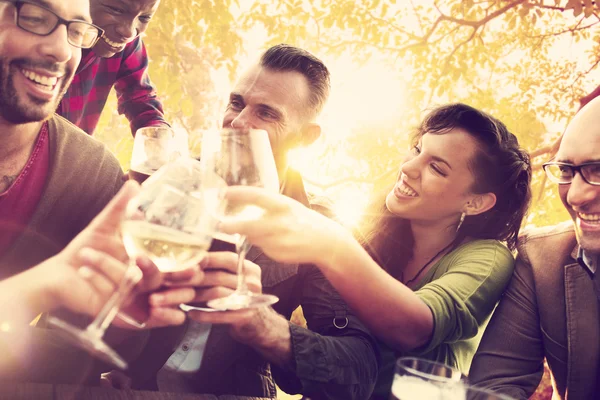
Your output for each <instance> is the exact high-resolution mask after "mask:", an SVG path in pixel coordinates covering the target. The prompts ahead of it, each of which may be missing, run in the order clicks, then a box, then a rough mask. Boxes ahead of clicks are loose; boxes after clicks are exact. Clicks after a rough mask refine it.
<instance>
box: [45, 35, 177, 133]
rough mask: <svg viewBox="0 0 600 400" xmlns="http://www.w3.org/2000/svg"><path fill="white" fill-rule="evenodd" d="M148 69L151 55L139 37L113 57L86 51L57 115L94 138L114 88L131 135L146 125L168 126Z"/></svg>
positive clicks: (120, 110)
mask: <svg viewBox="0 0 600 400" xmlns="http://www.w3.org/2000/svg"><path fill="white" fill-rule="evenodd" d="M147 68H148V55H147V53H146V47H145V46H144V43H143V42H142V39H141V38H140V37H137V38H136V39H135V40H134V41H132V42H130V43H128V44H127V45H126V46H125V50H123V51H122V52H120V53H117V54H115V55H114V56H113V57H111V58H101V57H98V56H97V55H96V54H95V53H94V52H93V51H92V50H84V51H83V55H82V59H81V63H80V64H79V68H77V73H76V74H75V77H74V78H73V82H72V83H71V86H69V89H68V90H67V93H66V94H65V96H64V97H63V99H62V101H61V103H60V105H59V106H58V110H57V113H58V114H60V115H62V116H63V117H65V118H66V119H68V120H69V121H71V122H72V123H74V124H75V125H77V126H78V127H79V128H81V129H83V130H84V131H85V132H87V133H88V134H90V135H92V134H93V133H94V130H95V129H96V125H97V124H98V120H99V119H100V114H101V113H102V109H103V108H104V105H105V104H106V100H107V98H108V94H109V93H110V90H111V89H112V87H113V86H114V87H115V90H116V92H117V99H118V102H119V108H118V110H119V114H125V116H126V117H127V119H128V120H129V124H130V126H131V133H132V134H135V132H136V131H137V130H138V128H141V127H144V126H153V125H162V124H166V125H168V124H167V123H166V122H165V120H164V115H163V109H162V104H161V102H160V100H159V99H158V97H157V96H156V90H155V89H154V86H153V85H152V82H150V78H149V77H148V72H147Z"/></svg>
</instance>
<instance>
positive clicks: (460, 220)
mask: <svg viewBox="0 0 600 400" xmlns="http://www.w3.org/2000/svg"><path fill="white" fill-rule="evenodd" d="M466 216H467V214H465V213H464V212H463V213H462V214H460V219H459V220H458V226H457V227H456V232H458V230H459V229H460V227H461V226H462V224H463V222H465V217H466Z"/></svg>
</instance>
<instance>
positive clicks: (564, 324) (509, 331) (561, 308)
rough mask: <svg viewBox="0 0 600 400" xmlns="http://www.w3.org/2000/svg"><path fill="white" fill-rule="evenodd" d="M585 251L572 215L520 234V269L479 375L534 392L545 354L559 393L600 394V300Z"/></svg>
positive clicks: (480, 354)
mask: <svg viewBox="0 0 600 400" xmlns="http://www.w3.org/2000/svg"><path fill="white" fill-rule="evenodd" d="M577 251H578V246H577V241H576V238H575V233H574V231H573V224H572V223H569V224H561V225H558V226H556V227H553V228H545V229H541V230H534V231H533V232H531V233H528V234H526V235H523V236H522V237H521V238H520V244H519V256H518V258H517V264H516V267H515V273H514V276H513V278H512V281H511V283H510V285H509V287H508V289H507V290H506V292H505V294H504V296H503V298H502V300H501V302H500V304H499V305H498V308H497V309H496V311H495V313H494V315H493V317H492V320H491V322H490V324H489V325H488V327H487V330H486V332H485V334H484V336H483V339H482V341H481V344H480V346H479V349H478V351H477V353H476V355H475V358H474V360H473V363H472V365H471V371H470V374H469V380H470V382H471V383H473V384H475V385H478V386H484V387H487V388H491V389H494V390H496V391H497V392H500V393H504V394H508V395H510V396H512V397H514V398H517V399H527V398H528V397H529V396H530V395H531V394H532V393H533V392H534V391H535V389H536V387H537V386H538V384H539V382H540V379H541V377H542V373H543V360H544V357H545V358H546V359H547V361H548V365H549V367H550V370H551V372H552V377H553V380H552V381H553V386H554V398H555V399H570V400H575V399H592V398H596V396H598V394H597V393H596V383H597V378H598V372H599V369H598V362H599V361H600V340H599V338H600V315H599V313H598V300H597V297H596V292H595V289H594V282H593V279H592V276H591V274H590V273H589V271H588V270H587V269H586V268H585V267H584V266H582V265H580V264H579V263H578V262H577V259H576V258H577ZM597 273H600V271H598V272H597Z"/></svg>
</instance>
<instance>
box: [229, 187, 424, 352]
mask: <svg viewBox="0 0 600 400" xmlns="http://www.w3.org/2000/svg"><path fill="white" fill-rule="evenodd" d="M227 198H228V200H229V201H231V202H233V203H235V202H244V203H253V204H257V205H259V206H261V207H262V208H264V209H265V210H266V211H267V212H266V213H265V215H263V216H262V218H261V220H260V223H259V224H258V223H255V221H240V220H239V219H238V220H235V219H225V220H223V221H222V223H221V226H220V229H221V230H223V231H224V232H232V233H233V232H237V233H241V234H244V235H247V237H248V239H249V241H250V242H251V243H253V244H255V245H257V246H259V247H260V248H262V249H263V251H264V252H265V254H267V255H268V256H269V257H271V258H273V259H275V260H277V261H281V262H298V263H306V264H314V265H316V266H317V267H318V268H319V269H321V271H322V272H323V274H324V275H325V277H326V278H327V279H328V280H329V281H330V282H331V284H332V285H333V286H334V287H335V288H336V289H337V290H338V292H339V293H340V295H342V297H343V298H344V299H345V300H346V302H347V303H348V305H350V306H351V307H352V309H353V310H354V311H355V312H356V314H357V315H358V316H359V318H360V319H361V320H362V321H363V322H364V323H365V324H366V325H367V326H368V327H369V329H370V330H371V331H372V332H373V333H374V334H375V335H376V336H377V337H379V338H380V339H381V340H383V341H385V342H387V343H388V344H390V345H391V346H393V347H394V348H396V349H399V350H410V349H414V348H418V347H420V346H422V345H424V344H425V343H427V342H428V341H429V338H430V337H431V335H432V332H433V316H432V313H431V311H430V309H429V308H428V307H427V305H426V304H425V303H424V302H423V301H421V299H420V298H419V297H418V296H417V295H416V294H415V293H414V292H413V291H412V290H411V289H409V288H408V287H406V286H404V285H403V284H402V283H401V282H399V281H397V280H396V279H394V278H393V277H392V276H390V275H389V274H387V273H386V272H385V271H384V270H383V269H382V268H381V267H380V266H379V265H378V264H377V263H376V262H375V261H373V259H372V258H371V257H370V256H369V255H368V253H367V252H366V251H365V250H364V249H363V248H362V246H361V245H360V244H359V243H358V242H357V241H356V240H355V239H354V238H353V237H352V235H351V233H350V232H348V231H347V230H346V229H345V228H343V227H342V226H341V225H339V224H338V223H337V222H335V221H332V220H330V219H329V218H327V217H325V216H323V215H321V214H319V213H317V212H315V211H312V210H310V209H308V208H306V207H304V206H303V205H302V204H300V203H298V202H296V201H294V200H292V199H289V198H287V197H284V196H281V195H274V194H271V193H268V192H266V191H264V190H261V189H257V188H250V187H231V188H228V192H227Z"/></svg>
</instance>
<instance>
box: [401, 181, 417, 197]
mask: <svg viewBox="0 0 600 400" xmlns="http://www.w3.org/2000/svg"><path fill="white" fill-rule="evenodd" d="M398 190H400V193H402V194H404V195H406V196H411V197H415V196H416V195H417V192H415V191H414V190H412V189H411V188H409V187H408V186H406V185H404V184H400V186H398Z"/></svg>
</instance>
